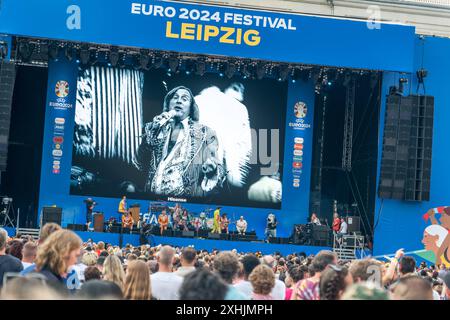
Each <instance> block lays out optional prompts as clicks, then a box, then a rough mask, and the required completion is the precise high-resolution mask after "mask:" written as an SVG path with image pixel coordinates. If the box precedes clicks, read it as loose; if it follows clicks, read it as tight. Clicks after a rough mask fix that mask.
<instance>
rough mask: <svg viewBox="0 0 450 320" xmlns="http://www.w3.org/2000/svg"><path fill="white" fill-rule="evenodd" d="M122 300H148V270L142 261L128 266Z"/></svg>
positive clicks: (149, 291) (149, 288) (149, 295)
mask: <svg viewBox="0 0 450 320" xmlns="http://www.w3.org/2000/svg"><path fill="white" fill-rule="evenodd" d="M124 298H125V299H127V300H150V299H151V298H152V296H151V287H150V270H149V268H148V266H147V265H146V264H145V262H143V261H139V260H135V261H131V262H130V263H129V264H128V268H127V273H126V276H125V284H124Z"/></svg>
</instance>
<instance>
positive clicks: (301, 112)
mask: <svg viewBox="0 0 450 320" xmlns="http://www.w3.org/2000/svg"><path fill="white" fill-rule="evenodd" d="M307 113H308V108H307V107H306V104H305V103H304V102H297V103H296V104H295V106H294V114H295V116H296V117H297V118H305V117H306V114H307Z"/></svg>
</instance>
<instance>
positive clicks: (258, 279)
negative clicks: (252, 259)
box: [248, 264, 275, 295]
mask: <svg viewBox="0 0 450 320" xmlns="http://www.w3.org/2000/svg"><path fill="white" fill-rule="evenodd" d="M248 280H250V283H251V284H252V286H253V292H254V293H256V294H263V295H268V294H270V292H272V289H273V287H275V274H274V273H273V271H272V269H270V268H269V267H268V266H266V265H263V264H260V265H258V266H256V268H255V269H253V271H252V273H250V276H249V277H248Z"/></svg>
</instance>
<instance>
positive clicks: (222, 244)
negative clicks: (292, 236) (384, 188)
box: [5, 228, 371, 257]
mask: <svg viewBox="0 0 450 320" xmlns="http://www.w3.org/2000/svg"><path fill="white" fill-rule="evenodd" d="M5 229H6V231H7V232H8V234H9V236H13V235H14V234H15V229H14V228H5ZM74 232H75V233H76V234H78V235H79V236H80V238H81V239H82V240H83V241H87V240H88V239H92V241H94V242H98V241H103V242H105V243H109V244H112V245H120V234H119V233H107V232H83V231H74ZM146 239H147V241H148V244H150V245H151V246H157V245H171V246H174V247H176V246H178V247H187V246H193V247H194V248H195V249H197V250H208V251H212V250H214V249H217V250H220V251H223V250H233V249H236V250H237V251H238V252H240V253H241V252H243V253H255V252H258V251H259V252H261V253H262V254H273V253H275V252H279V253H280V254H281V255H283V256H286V255H288V254H292V253H302V252H304V253H305V254H306V255H310V254H317V253H318V252H319V251H321V250H333V248H331V247H320V246H302V245H295V244H275V243H265V242H262V241H230V240H211V239H201V238H179V237H161V236H154V235H151V236H149V237H146ZM127 244H131V245H132V246H139V245H140V240H139V235H137V234H123V235H122V246H125V245H127ZM370 255H371V252H370V251H368V250H367V251H366V250H365V251H364V253H363V255H362V256H365V257H367V256H370ZM357 256H358V257H359V256H360V254H357Z"/></svg>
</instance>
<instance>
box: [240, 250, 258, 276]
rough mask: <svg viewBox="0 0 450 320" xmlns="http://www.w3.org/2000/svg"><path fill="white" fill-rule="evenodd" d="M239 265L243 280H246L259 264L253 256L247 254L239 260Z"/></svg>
mask: <svg viewBox="0 0 450 320" xmlns="http://www.w3.org/2000/svg"><path fill="white" fill-rule="evenodd" d="M241 263H242V266H243V271H244V280H248V277H249V276H250V273H252V271H253V269H255V268H256V267H257V266H258V265H259V264H260V263H261V262H260V261H259V259H258V258H257V257H256V256H255V255H253V254H247V255H245V256H244V257H243V258H242V259H241Z"/></svg>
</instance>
